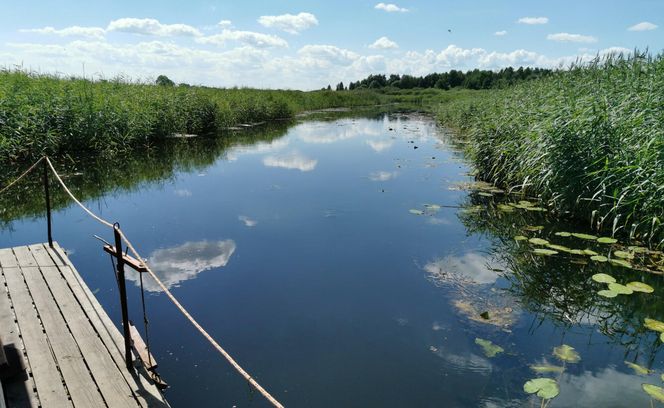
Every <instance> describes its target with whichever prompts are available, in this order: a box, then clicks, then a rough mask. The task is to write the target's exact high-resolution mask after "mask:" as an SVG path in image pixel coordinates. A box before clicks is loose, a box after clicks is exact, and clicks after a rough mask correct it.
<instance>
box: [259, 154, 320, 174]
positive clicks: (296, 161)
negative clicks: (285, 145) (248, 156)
mask: <svg viewBox="0 0 664 408" xmlns="http://www.w3.org/2000/svg"><path fill="white" fill-rule="evenodd" d="M316 164H318V160H314V159H310V158H308V157H306V156H303V155H301V154H300V153H296V152H293V153H290V154H287V155H281V156H267V157H266V158H264V159H263V165H265V166H267V167H281V168H283V169H291V170H300V171H303V172H307V171H312V170H313V169H315V168H316Z"/></svg>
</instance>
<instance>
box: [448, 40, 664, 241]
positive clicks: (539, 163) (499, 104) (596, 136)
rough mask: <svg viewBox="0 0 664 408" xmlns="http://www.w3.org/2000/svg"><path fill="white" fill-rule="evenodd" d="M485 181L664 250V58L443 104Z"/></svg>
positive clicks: (631, 59) (604, 66) (638, 57)
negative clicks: (534, 196)
mask: <svg viewBox="0 0 664 408" xmlns="http://www.w3.org/2000/svg"><path fill="white" fill-rule="evenodd" d="M438 117H439V119H440V120H441V121H442V122H443V123H445V124H448V125H451V126H453V127H456V128H458V129H459V131H460V135H461V136H462V138H465V142H466V148H467V152H468V156H469V158H470V159H471V160H472V162H473V164H474V165H475V167H476V169H477V172H478V177H479V178H481V179H482V180H485V181H489V182H492V183H495V184H497V185H499V186H501V187H504V188H508V189H512V190H517V191H519V190H520V191H523V192H524V193H525V194H528V195H536V196H539V197H540V198H541V199H542V200H543V201H544V202H545V203H547V204H548V205H550V206H551V207H552V208H554V209H556V210H558V211H559V212H560V213H563V214H570V215H572V216H574V217H577V218H583V219H585V220H588V221H589V222H590V223H591V224H592V225H593V227H595V228H597V229H600V230H605V231H609V232H610V233H613V234H623V235H629V236H630V237H631V238H634V239H638V240H641V241H644V242H647V243H649V244H651V245H653V246H660V247H661V246H663V244H664V231H663V229H662V217H663V216H664V194H663V193H664V58H663V56H662V55H658V56H651V55H649V54H644V53H639V52H635V53H634V54H632V55H628V56H623V55H611V56H606V57H602V58H597V59H595V60H594V61H592V62H589V63H577V64H574V65H573V66H572V67H570V68H569V69H564V70H558V71H557V72H555V73H554V74H553V75H552V76H550V77H547V78H543V79H539V80H536V81H532V82H527V83H522V84H519V85H517V86H515V87H512V88H508V89H505V90H496V91H490V92H487V93H483V94H481V95H480V94H478V95H477V97H474V98H464V99H458V100H452V101H449V102H448V103H445V104H442V105H441V106H440V108H439V111H438Z"/></svg>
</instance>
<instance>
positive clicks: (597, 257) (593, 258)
mask: <svg viewBox="0 0 664 408" xmlns="http://www.w3.org/2000/svg"><path fill="white" fill-rule="evenodd" d="M590 260H591V261H595V262H607V261H608V260H609V258H607V257H605V256H604V255H595V256H591V257H590Z"/></svg>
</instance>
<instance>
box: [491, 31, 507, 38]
mask: <svg viewBox="0 0 664 408" xmlns="http://www.w3.org/2000/svg"><path fill="white" fill-rule="evenodd" d="M493 35H495V36H497V37H502V36H504V35H507V31H506V30H502V31H496V32H495V33H493Z"/></svg>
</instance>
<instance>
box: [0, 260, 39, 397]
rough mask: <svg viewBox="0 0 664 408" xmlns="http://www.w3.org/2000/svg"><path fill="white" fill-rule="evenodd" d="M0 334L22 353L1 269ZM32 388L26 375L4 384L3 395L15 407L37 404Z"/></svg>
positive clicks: (21, 344) (31, 380)
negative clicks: (21, 380)
mask: <svg viewBox="0 0 664 408" xmlns="http://www.w3.org/2000/svg"><path fill="white" fill-rule="evenodd" d="M12 256H13V255H12ZM8 269H9V268H8ZM0 335H2V339H3V342H4V344H13V345H14V346H15V347H16V348H17V349H19V350H21V351H23V353H24V350H25V346H24V345H23V340H21V336H20V332H19V328H18V325H17V324H16V320H15V316H14V308H13V306H12V304H11V300H10V299H9V293H8V292H7V287H6V286H5V278H4V274H3V273H2V269H0ZM23 357H24V363H25V365H26V369H27V372H28V373H29V372H31V369H30V364H29V362H28V361H27V359H25V354H23ZM34 389H35V381H34V379H33V377H32V376H28V378H27V379H26V381H25V382H20V381H15V382H11V383H8V384H7V385H6V386H5V396H6V398H7V402H8V404H9V405H10V406H15V407H25V406H29V407H37V406H39V400H38V398H37V395H36V394H35V392H34Z"/></svg>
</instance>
